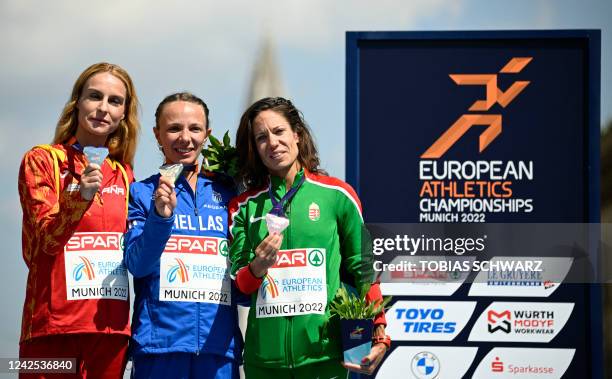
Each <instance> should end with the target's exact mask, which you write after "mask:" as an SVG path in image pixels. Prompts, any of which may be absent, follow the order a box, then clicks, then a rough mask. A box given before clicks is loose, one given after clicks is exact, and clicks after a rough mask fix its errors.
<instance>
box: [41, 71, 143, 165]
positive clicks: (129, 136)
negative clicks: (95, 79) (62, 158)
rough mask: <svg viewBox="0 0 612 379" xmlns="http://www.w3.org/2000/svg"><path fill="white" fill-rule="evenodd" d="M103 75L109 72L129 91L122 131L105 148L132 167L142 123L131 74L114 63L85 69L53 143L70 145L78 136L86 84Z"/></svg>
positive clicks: (121, 123) (119, 128) (56, 129)
mask: <svg viewBox="0 0 612 379" xmlns="http://www.w3.org/2000/svg"><path fill="white" fill-rule="evenodd" d="M101 72H108V73H110V74H112V75H113V76H115V77H117V78H118V79H119V80H121V81H122V82H123V84H124V85H125V89H126V99H125V117H124V118H123V120H121V121H120V122H119V127H118V128H117V130H115V131H114V132H113V133H111V134H110V135H109V136H108V138H107V139H106V147H108V150H109V156H110V157H111V158H113V159H115V160H117V161H119V162H123V163H129V164H130V165H131V166H133V165H134V164H133V162H134V154H135V153H136V145H137V143H138V136H139V134H140V122H139V121H138V107H139V104H138V97H137V96H136V90H135V89H134V84H133V83H132V79H131V78H130V76H129V75H128V73H127V72H126V71H125V70H124V69H123V68H121V67H120V66H118V65H115V64H112V63H106V62H101V63H95V64H93V65H91V66H89V67H87V68H86V69H85V71H83V72H82V73H81V75H79V77H78V79H77V80H76V82H75V83H74V86H73V87H72V94H71V95H70V100H69V101H68V102H67V103H66V105H65V106H64V109H63V110H62V114H61V115H60V118H59V121H58V122H57V127H56V128H55V136H54V137H53V143H57V144H61V143H67V142H68V141H69V140H70V139H71V138H72V137H73V136H74V135H75V134H76V130H77V126H78V117H77V116H78V115H77V112H78V109H77V103H78V101H79V98H80V97H81V92H83V87H84V86H85V83H87V80H89V78H91V77H92V76H94V75H96V74H99V73H101Z"/></svg>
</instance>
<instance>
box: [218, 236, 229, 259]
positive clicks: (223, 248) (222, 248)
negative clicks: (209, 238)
mask: <svg viewBox="0 0 612 379" xmlns="http://www.w3.org/2000/svg"><path fill="white" fill-rule="evenodd" d="M219 253H221V255H223V256H224V257H227V255H228V254H229V246H228V244H227V240H221V242H219Z"/></svg>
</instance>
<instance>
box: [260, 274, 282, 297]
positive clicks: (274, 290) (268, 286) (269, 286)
mask: <svg viewBox="0 0 612 379" xmlns="http://www.w3.org/2000/svg"><path fill="white" fill-rule="evenodd" d="M260 292H261V298H262V299H265V298H266V297H267V296H268V294H270V298H272V299H275V298H276V297H278V293H279V292H278V281H277V280H275V279H274V278H272V276H270V274H266V277H265V279H264V281H263V282H262V283H261V291H260Z"/></svg>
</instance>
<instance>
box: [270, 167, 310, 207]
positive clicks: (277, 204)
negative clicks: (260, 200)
mask: <svg viewBox="0 0 612 379" xmlns="http://www.w3.org/2000/svg"><path fill="white" fill-rule="evenodd" d="M305 179H306V174H304V175H302V177H301V178H300V181H299V182H298V183H297V184H296V185H294V186H293V187H291V189H290V190H289V191H287V193H286V194H285V196H283V197H282V198H281V199H280V201H277V200H276V199H275V198H274V193H273V192H272V183H270V187H269V188H268V195H269V196H270V201H272V210H271V211H270V213H272V214H273V215H275V216H278V217H285V211H284V210H283V208H284V207H285V204H286V203H287V202H289V200H291V198H292V197H293V195H295V193H296V192H297V190H298V189H299V188H300V186H301V185H302V183H304V180H305Z"/></svg>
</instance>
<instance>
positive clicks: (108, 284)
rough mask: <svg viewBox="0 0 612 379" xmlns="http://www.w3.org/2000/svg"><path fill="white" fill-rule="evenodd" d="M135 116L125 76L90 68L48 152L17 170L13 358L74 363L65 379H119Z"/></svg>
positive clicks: (125, 330)
mask: <svg viewBox="0 0 612 379" xmlns="http://www.w3.org/2000/svg"><path fill="white" fill-rule="evenodd" d="M137 113H138V99H137V97H136V93H135V91H134V85H133V84H132V80H131V79H130V77H129V75H128V73H127V72H126V71H125V70H124V69H122V68H121V67H119V66H117V65H114V64H109V63H96V64H94V65H92V66H90V67H88V68H87V69H86V70H85V71H83V72H82V73H81V75H80V76H79V77H78V79H77V81H76V83H75V84H74V87H73V89H72V95H71V97H70V100H69V101H68V103H66V106H65V107H64V110H63V111H62V114H61V116H60V119H59V121H58V124H57V128H56V131H55V137H54V139H53V144H52V145H39V146H36V147H34V148H32V149H31V150H30V151H28V152H27V153H26V154H25V156H24V157H23V160H22V162H21V167H20V169H19V182H18V186H19V197H20V200H21V207H22V210H23V228H22V246H23V259H24V261H25V263H26V265H27V266H28V270H29V273H28V280H27V289H26V298H25V303H24V307H23V318H22V329H21V338H20V346H19V356H20V358H21V359H28V358H30V359H32V358H37V359H40V358H45V357H46V358H76V361H75V364H74V365H73V367H72V369H73V370H74V371H73V372H76V374H66V377H71V378H74V377H78V378H120V377H122V376H123V371H124V369H125V364H126V352H127V346H128V339H129V335H130V329H129V321H128V320H129V310H130V305H129V288H128V279H127V271H126V269H125V266H124V265H123V261H122V250H123V246H122V245H123V233H124V232H125V231H126V215H127V201H128V194H129V184H130V183H131V182H132V181H133V174H132V169H131V166H132V161H133V159H134V152H135V149H136V142H137V137H138V133H139V130H140V125H139V121H138V116H137ZM91 147H98V148H102V152H101V153H100V154H101V158H100V160H99V164H97V163H94V162H93V160H94V159H93V158H92V157H91V156H90V158H89V159H88V157H87V156H86V154H85V153H89V150H90V149H91ZM104 148H106V149H107V151H106V150H104ZM84 150H85V152H84ZM106 154H108V155H107V156H106ZM105 156H106V158H104V157H105ZM45 375H46V374H45V373H43V374H31V373H24V372H23V371H22V373H21V374H20V377H23V378H44V377H46V376H45ZM53 377H56V376H55V375H54V376H53Z"/></svg>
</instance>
